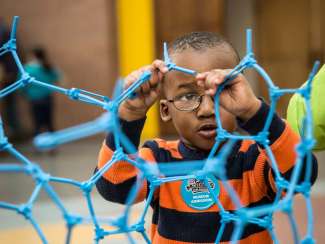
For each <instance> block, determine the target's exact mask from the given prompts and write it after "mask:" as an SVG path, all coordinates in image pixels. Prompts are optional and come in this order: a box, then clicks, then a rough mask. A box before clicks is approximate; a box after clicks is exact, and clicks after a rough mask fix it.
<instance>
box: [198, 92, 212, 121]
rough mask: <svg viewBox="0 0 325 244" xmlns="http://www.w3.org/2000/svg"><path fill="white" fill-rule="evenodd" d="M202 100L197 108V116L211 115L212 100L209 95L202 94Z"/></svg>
mask: <svg viewBox="0 0 325 244" xmlns="http://www.w3.org/2000/svg"><path fill="white" fill-rule="evenodd" d="M201 99H202V101H201V104H200V106H199V109H198V110H197V116H198V117H211V116H214V101H213V98H212V97H211V96H209V95H204V96H202V98H201Z"/></svg>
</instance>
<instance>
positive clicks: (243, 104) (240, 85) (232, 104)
mask: <svg viewBox="0 0 325 244" xmlns="http://www.w3.org/2000/svg"><path fill="white" fill-rule="evenodd" d="M230 72H231V70H230V69H215V70H211V71H209V72H204V73H199V74H198V75H197V76H196V79H197V81H198V85H199V86H202V87H204V88H205V90H206V94H208V95H211V96H214V95H215V93H216V91H217V88H218V86H219V85H221V84H222V83H223V82H224V80H225V78H226V76H227V75H228V74H229V73H230ZM220 106H222V107H223V108H224V109H226V110H227V111H228V112H230V113H232V114H233V115H235V116H236V117H238V118H239V119H241V120H243V121H247V120H249V119H250V118H252V117H253V115H254V114H255V113H256V112H257V111H258V109H259V108H260V106H261V101H260V100H259V99H258V98H257V97H256V96H255V94H254V92H253V90H252V88H251V87H250V85H249V83H248V81H247V80H246V78H245V76H244V75H242V74H239V75H238V76H237V77H236V78H235V79H233V80H231V81H228V83H227V85H226V87H225V88H224V89H223V90H222V92H221V94H220Z"/></svg>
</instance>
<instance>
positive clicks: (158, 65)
mask: <svg viewBox="0 0 325 244" xmlns="http://www.w3.org/2000/svg"><path fill="white" fill-rule="evenodd" d="M152 67H153V70H156V69H157V70H159V71H160V72H162V73H163V74H165V73H166V72H167V71H168V68H167V66H166V64H165V62H164V61H162V60H159V59H156V60H155V61H153V63H152Z"/></svg>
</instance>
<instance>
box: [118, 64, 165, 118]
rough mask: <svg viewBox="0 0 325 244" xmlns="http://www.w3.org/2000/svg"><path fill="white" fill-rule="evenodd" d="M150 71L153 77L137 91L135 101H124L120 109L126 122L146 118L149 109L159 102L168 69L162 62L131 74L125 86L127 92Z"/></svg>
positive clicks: (125, 81)
mask: <svg viewBox="0 0 325 244" xmlns="http://www.w3.org/2000/svg"><path fill="white" fill-rule="evenodd" d="M145 71H150V72H151V77H150V79H149V80H148V81H146V82H145V83H143V84H142V85H141V86H140V87H139V88H138V89H137V90H136V94H137V96H136V97H135V98H133V99H127V100H125V101H123V102H122V103H121V105H120V107H119V117H120V118H122V119H124V120H126V121H133V120H137V119H142V118H143V117H145V115H146V113H147V111H148V109H149V108H150V107H151V106H152V105H153V104H154V102H155V101H156V100H157V98H158V95H159V92H160V85H159V84H160V81H161V80H162V77H163V75H164V74H165V73H167V71H168V68H167V66H166V65H165V63H164V62H163V61H161V60H155V61H154V62H153V63H152V64H151V65H147V66H144V67H142V68H140V69H138V70H135V71H133V72H132V73H131V74H129V75H128V76H127V77H126V78H125V80H124V85H123V90H126V89H127V88H128V87H129V86H130V85H132V84H133V83H134V82H135V81H137V80H138V79H139V78H140V76H141V75H142V74H143V73H144V72H145Z"/></svg>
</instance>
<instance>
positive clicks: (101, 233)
mask: <svg viewBox="0 0 325 244" xmlns="http://www.w3.org/2000/svg"><path fill="white" fill-rule="evenodd" d="M17 22H18V17H17V16H16V17H14V20H13V24H12V31H11V35H10V40H8V42H7V43H5V44H4V45H3V46H2V47H0V55H3V54H5V53H8V52H10V53H11V54H12V56H13V58H14V60H15V62H16V64H17V67H18V69H19V71H20V73H21V79H19V80H18V81H16V82H15V83H14V84H12V85H10V86H8V87H6V88H4V89H3V90H1V91H0V98H2V97H4V96H6V95H8V94H10V93H12V92H15V91H16V90H18V89H20V88H22V87H24V86H26V85H27V84H30V85H35V86H40V87H45V88H47V89H50V90H52V91H55V92H59V93H62V94H64V95H66V96H67V97H69V98H70V99H72V100H77V101H81V102H85V103H88V104H91V105H95V106H99V107H102V108H103V110H104V111H105V113H103V115H102V116H100V117H99V118H97V119H95V120H93V121H91V122H88V123H85V124H81V125H77V126H74V127H71V128H67V129H64V130H62V131H57V132H54V133H47V134H42V135H39V136H37V137H36V138H35V140H34V143H35V145H36V146H38V147H40V148H42V149H49V148H54V147H56V146H58V145H60V144H63V143H66V142H71V141H75V140H78V139H80V138H84V137H88V136H90V135H93V134H96V133H99V132H103V131H106V132H108V131H110V132H112V133H113V134H114V138H115V147H116V150H115V152H114V154H113V157H112V159H111V160H110V161H108V162H107V163H106V165H105V166H104V167H102V168H101V169H100V170H98V171H97V172H96V173H95V174H94V175H92V176H91V177H90V178H89V179H88V180H87V181H84V182H79V181H76V180H72V179H68V178H61V177H56V176H52V175H50V174H47V173H46V172H44V171H43V170H42V169H41V168H40V167H39V166H38V165H37V164H35V163H33V162H31V161H30V160H29V159H27V158H26V157H25V156H23V155H22V154H21V153H19V152H18V151H17V150H16V149H15V148H14V147H13V146H12V145H11V144H10V143H9V142H8V140H7V138H6V136H5V133H4V130H3V125H2V121H1V117H0V150H2V151H7V152H8V153H9V154H11V155H12V156H14V157H15V158H16V159H17V161H18V162H19V163H17V164H1V165H0V172H1V173H2V172H17V173H25V174H27V175H29V176H31V177H32V178H33V180H34V182H35V188H34V191H33V193H32V194H31V196H30V198H29V200H28V201H27V202H26V203H23V204H11V203H7V202H2V201H1V202H0V208H3V209H7V210H12V211H16V212H17V213H19V214H21V215H22V216H24V217H25V218H26V219H27V220H28V221H29V222H30V223H31V225H32V226H33V227H34V229H35V231H36V232H37V234H38V235H39V237H40V239H41V241H42V242H43V243H47V239H46V236H45V235H44V233H43V231H42V229H41V227H40V225H39V224H38V223H37V221H36V220H35V219H34V217H33V213H32V210H33V205H34V203H35V201H37V199H38V196H39V192H40V190H41V189H44V190H45V191H46V192H47V194H48V196H49V197H50V198H51V199H52V200H53V202H54V204H55V205H56V206H57V207H58V209H59V210H60V211H61V213H62V216H63V218H64V220H65V222H66V226H67V229H68V232H67V236H66V243H70V239H71V232H72V230H73V228H74V227H75V226H76V225H78V224H81V223H85V222H91V223H92V224H93V226H94V242H95V243H99V241H100V240H102V239H103V238H105V237H106V236H110V235H115V234H121V233H124V234H125V235H126V236H127V238H128V240H129V242H130V243H135V241H134V239H133V237H132V235H131V233H132V232H138V233H140V234H141V235H142V237H143V239H144V240H145V242H146V243H150V240H149V237H148V235H147V233H146V230H145V228H144V222H145V220H144V219H145V216H146V214H147V211H148V208H149V203H150V202H151V199H152V198H153V195H154V194H153V193H154V191H155V189H157V187H159V186H160V185H162V184H164V183H166V182H173V181H180V180H191V179H197V180H199V181H201V182H204V183H205V185H206V188H207V191H208V193H207V194H206V195H204V196H202V197H208V198H209V201H210V202H211V204H216V205H217V206H218V207H219V209H220V215H221V218H222V219H221V222H222V225H221V228H220V229H219V230H218V234H217V237H216V240H215V243H219V242H220V240H221V237H222V235H223V231H224V229H225V225H226V224H227V223H229V222H234V223H235V228H234V231H233V233H232V242H233V243H236V242H237V240H238V239H240V237H241V234H242V232H243V230H244V227H245V225H246V224H248V223H255V224H258V225H260V226H262V227H264V228H267V229H268V230H269V232H270V234H271V236H272V238H273V240H274V242H275V243H278V240H277V237H276V235H275V233H274V231H273V225H272V215H273V213H274V212H275V211H282V212H284V213H285V214H287V215H288V218H289V221H290V224H291V229H292V233H293V236H294V241H295V243H300V241H301V240H300V237H299V234H298V230H297V226H296V222H295V219H294V217H293V214H292V207H293V206H292V205H293V201H292V199H293V197H294V193H295V192H300V193H301V194H302V195H303V196H304V199H305V201H306V208H307V215H308V225H307V231H306V235H305V237H304V239H303V240H302V242H301V243H314V239H313V228H314V227H313V216H312V205H311V200H310V188H311V185H310V178H311V165H312V164H311V149H312V147H313V145H314V139H313V131H312V116H311V106H310V105H311V104H310V92H311V87H312V80H313V77H314V76H315V74H316V71H317V69H318V66H319V62H316V63H315V65H314V67H313V69H312V71H311V73H310V75H309V78H308V81H307V85H306V86H304V87H302V88H298V89H280V88H278V87H277V86H275V85H274V84H273V82H272V80H271V78H270V77H269V76H268V75H267V73H266V72H265V71H264V70H263V68H262V67H261V66H259V65H258V63H257V61H256V60H255V57H254V53H253V51H252V50H253V48H252V32H251V30H247V34H246V36H247V37H246V49H247V50H246V51H247V53H246V56H245V57H244V58H243V59H242V60H241V62H240V63H239V64H238V65H237V66H236V67H235V68H234V69H233V70H232V72H231V73H230V74H229V75H228V77H227V78H226V79H225V82H224V83H223V84H222V85H221V86H219V87H218V89H217V92H216V95H215V104H216V105H215V116H216V121H217V125H218V131H217V136H216V143H215V145H214V147H213V148H212V150H211V152H210V155H209V156H208V158H207V159H206V160H203V161H195V162H193V161H191V162H187V163H182V164H158V165H156V164H147V163H145V162H144V161H143V160H142V159H140V158H135V159H131V158H129V157H128V156H127V154H126V153H125V152H124V151H123V150H122V145H123V147H124V148H126V152H129V153H135V152H136V151H137V149H136V148H134V146H133V144H132V143H131V142H130V141H129V139H128V138H127V137H126V136H125V135H124V134H123V133H122V132H121V131H120V128H119V122H118V117H117V110H118V107H119V105H120V104H121V103H122V102H123V101H124V100H125V99H127V98H131V97H132V96H136V93H135V91H136V89H137V88H138V87H139V86H141V85H142V84H143V83H144V82H146V81H148V80H149V79H150V76H151V73H150V72H144V73H143V75H142V76H141V77H140V78H139V79H138V80H137V81H136V82H134V83H133V84H132V85H131V86H130V87H129V88H128V89H126V90H125V91H122V90H123V89H122V82H121V81H119V82H118V85H117V86H116V88H115V91H114V96H113V99H109V98H107V97H105V96H102V95H98V94H95V93H92V92H88V91H85V90H81V89H77V88H71V89H65V88H62V87H59V86H55V85H50V84H47V83H43V82H42V81H38V80H36V79H35V78H33V77H31V76H30V75H29V74H28V73H26V72H25V70H24V68H23V66H22V64H21V62H20V59H19V57H18V55H17V53H16V28H17ZM164 61H165V63H166V65H167V67H168V70H169V71H171V70H177V71H180V72H183V73H186V74H189V75H196V71H193V70H189V69H186V68H183V67H178V66H177V65H176V64H174V63H173V62H172V60H171V59H170V57H169V55H168V48H167V44H166V43H164ZM249 68H251V69H254V70H256V71H257V73H258V74H260V75H261V77H262V78H263V79H264V80H265V81H266V84H267V86H268V88H269V96H270V100H271V106H270V107H271V108H270V112H269V114H268V116H267V120H266V123H265V125H264V128H263V130H262V131H260V132H258V133H257V134H256V135H249V136H246V135H238V134H231V133H229V132H227V131H226V130H225V129H223V128H222V124H221V120H220V113H219V96H220V93H221V91H222V90H223V89H224V87H225V85H226V84H227V82H229V81H230V80H232V79H234V78H235V77H236V76H237V75H238V74H239V73H241V72H242V71H243V70H245V69H249ZM288 93H299V94H301V95H302V96H303V98H304V99H305V101H306V110H307V111H306V117H305V119H304V127H303V133H302V138H301V143H300V144H299V145H298V147H297V155H298V157H297V161H296V164H295V168H294V171H293V174H292V177H291V179H290V181H287V180H285V179H284V178H283V177H281V174H280V173H279V169H278V167H277V163H276V161H275V157H274V155H273V153H272V151H271V149H270V146H269V141H268V133H267V131H268V129H269V127H270V124H271V119H272V114H273V113H274V112H275V108H276V103H277V101H278V99H279V98H280V97H281V96H282V95H284V94H288ZM239 139H252V140H255V141H257V142H258V143H260V144H261V145H263V147H264V148H265V150H266V152H267V155H268V157H269V159H270V160H271V164H272V167H273V170H274V175H275V181H276V185H277V189H278V192H277V196H276V198H275V200H274V202H273V203H272V204H270V205H266V206H263V207H258V208H245V207H243V206H242V204H241V202H240V200H239V197H238V195H237V193H236V192H235V190H234V189H233V188H232V187H231V186H230V185H229V184H228V182H227V177H226V175H227V174H226V173H227V172H226V167H225V163H226V159H227V157H228V155H229V153H230V151H231V149H232V146H233V144H234V142H235V141H236V140H239ZM225 140H228V142H227V143H226V145H225V146H223V147H222V150H221V151H220V152H219V153H218V154H216V151H217V148H218V146H219V145H220V143H222V142H224V141H225ZM304 157H307V167H306V169H305V170H306V172H305V177H304V181H303V182H302V183H300V184H298V176H299V175H300V173H301V170H302V163H303V160H302V159H303V158H304ZM120 160H124V161H127V162H129V163H130V164H132V165H134V166H135V167H137V168H138V169H139V171H140V172H141V174H140V175H139V177H138V179H137V182H136V184H135V185H134V187H133V189H132V190H131V191H130V194H129V196H128V198H127V204H126V206H125V209H124V211H123V213H122V215H121V216H120V217H119V218H117V219H104V220H103V219H100V218H98V217H97V216H96V214H95V211H94V207H93V204H92V199H91V196H90V194H91V191H92V189H93V187H94V185H95V183H96V182H97V181H98V180H99V178H100V177H101V176H102V175H103V174H104V173H105V172H106V171H107V170H108V169H109V168H110V167H111V166H112V165H113V164H114V163H116V162H117V161H120ZM91 173H92V172H89V174H91ZM161 175H164V177H162V176H161ZM213 175H215V176H217V177H218V178H219V179H220V181H221V182H222V184H224V185H225V188H226V190H227V191H228V194H229V197H230V198H231V200H232V201H233V203H234V205H235V206H236V209H237V210H236V211H234V212H229V211H227V210H225V209H224V208H223V206H222V205H221V203H220V200H219V199H218V191H216V190H215V189H216V187H217V186H216V184H215V182H214V180H211V179H212V178H214V176H213ZM145 179H146V180H147V181H149V182H150V186H151V188H150V191H149V195H148V198H147V201H146V204H145V207H144V210H143V213H142V215H141V216H140V218H139V220H138V221H137V223H136V224H129V217H130V214H129V213H130V209H131V206H132V203H133V202H134V200H135V198H136V195H137V192H138V191H139V189H140V187H141V185H142V182H143V181H144V180H145ZM53 182H56V183H63V184H70V185H71V186H74V187H76V188H78V189H79V190H80V191H81V192H83V195H84V197H85V198H86V200H87V206H88V210H89V216H90V218H89V217H84V216H76V215H72V214H70V213H69V212H68V210H67V209H66V208H65V206H64V204H63V202H62V201H61V199H60V197H59V196H58V194H57V193H56V192H55V190H54V189H53V187H52V186H51V184H52V183H53ZM284 191H286V195H285V197H283V198H281V197H280V196H281V194H282V193H283V192H284ZM184 194H185V195H186V194H187V192H186V191H184ZM186 197H188V198H189V202H190V203H189V204H191V203H192V204H193V203H195V201H192V200H193V199H192V198H191V197H192V196H191V195H186ZM191 201H192V202H191ZM209 204H210V203H209ZM209 204H208V205H204V204H203V205H200V204H194V207H197V208H205V207H208V206H210V205H209ZM107 224H108V225H109V226H111V227H114V230H105V229H104V227H103V226H104V225H107Z"/></svg>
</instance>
